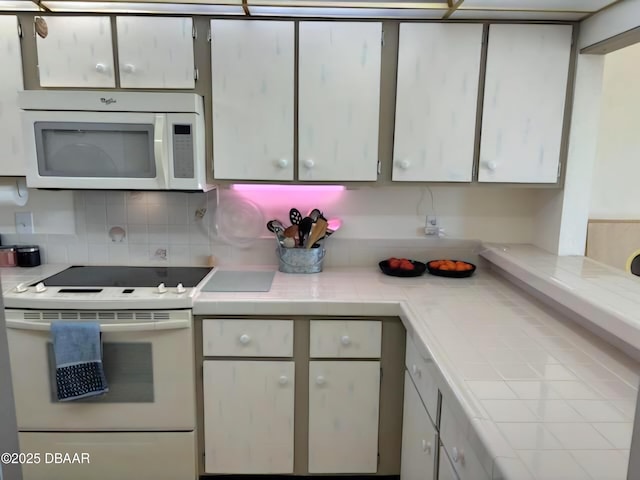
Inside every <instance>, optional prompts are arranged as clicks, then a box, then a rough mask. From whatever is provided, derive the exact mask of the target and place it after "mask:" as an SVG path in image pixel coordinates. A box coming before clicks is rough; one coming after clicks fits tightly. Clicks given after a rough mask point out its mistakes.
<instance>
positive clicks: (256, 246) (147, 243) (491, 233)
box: [0, 185, 552, 265]
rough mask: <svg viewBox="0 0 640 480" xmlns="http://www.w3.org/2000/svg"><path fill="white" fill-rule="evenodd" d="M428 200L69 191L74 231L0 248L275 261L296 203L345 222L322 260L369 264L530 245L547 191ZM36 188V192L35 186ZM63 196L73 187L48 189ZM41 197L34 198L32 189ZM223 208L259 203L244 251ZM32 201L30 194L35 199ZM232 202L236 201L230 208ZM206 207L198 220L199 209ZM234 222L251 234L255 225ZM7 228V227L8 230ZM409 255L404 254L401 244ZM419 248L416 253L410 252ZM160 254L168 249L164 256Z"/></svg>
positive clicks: (436, 191)
mask: <svg viewBox="0 0 640 480" xmlns="http://www.w3.org/2000/svg"><path fill="white" fill-rule="evenodd" d="M431 190H432V193H433V197H434V204H433V206H432V203H431V195H430V194H429V191H428V189H427V188H426V187H419V186H398V187H361V188H354V189H349V190H345V191H343V192H330V193H327V192H315V193H313V192H311V193H310V192H309V191H308V190H303V189H301V187H296V189H295V190H294V192H283V191H281V190H275V191H269V190H267V191H264V190H263V191H260V192H242V193H239V192H236V191H232V190H230V189H223V190H221V191H220V192H219V195H218V194H217V193H216V192H215V191H214V192H209V193H208V194H204V193H180V192H110V191H107V192H101V191H87V192H82V191H76V192H74V193H73V198H74V201H73V207H70V208H72V211H71V212H66V215H72V216H73V219H74V222H75V232H74V231H67V233H66V234H60V233H59V229H56V231H54V232H51V231H47V230H39V231H38V233H36V234H35V235H16V234H4V235H3V236H2V240H3V243H4V244H13V243H23V244H24V243H35V244H39V245H41V246H42V248H43V257H44V259H45V262H47V263H73V264H124V263H128V264H133V265H136V264H137V265H201V264H206V263H207V261H208V257H209V255H215V256H216V257H218V259H219V260H220V261H221V263H222V264H265V263H266V264H273V263H276V261H277V257H276V256H275V241H274V239H273V235H272V234H271V233H270V232H268V231H267V230H266V228H265V226H264V224H265V223H266V220H269V219H270V218H272V217H277V218H280V219H282V221H283V222H288V211H289V208H291V207H292V206H296V207H297V208H299V209H300V210H301V211H303V213H306V212H307V211H308V210H310V209H311V208H313V207H318V208H320V209H322V210H323V211H324V212H325V215H326V216H327V217H328V218H333V217H336V218H341V219H342V220H343V226H342V227H341V229H340V230H339V231H338V232H337V233H335V234H334V235H333V236H332V237H331V238H330V239H329V240H328V242H327V247H328V250H329V254H328V257H327V265H370V264H371V262H372V261H373V260H374V259H375V258H376V257H377V256H379V255H384V254H385V253H384V252H385V251H386V250H389V249H391V250H393V249H394V248H395V250H394V252H398V251H399V250H400V249H404V248H409V249H415V248H418V249H420V248H427V247H433V246H434V245H438V246H443V245H455V244H456V242H455V240H456V239H467V240H486V241H494V242H531V240H532V237H533V218H534V215H535V209H536V202H535V199H536V198H537V197H538V196H539V195H544V194H545V192H551V191H552V190H545V191H541V190H537V189H527V188H507V187H502V186H468V185H465V186H447V187H442V186H439V187H431ZM37 193H39V192H37ZM46 193H47V194H48V195H56V194H57V195H62V196H64V195H66V194H68V193H69V192H46ZM36 196H37V195H36ZM218 196H219V202H220V206H221V208H224V209H227V211H228V207H230V206H231V207H235V208H236V211H239V212H240V213H243V212H244V213H245V218H249V219H250V216H249V215H248V214H247V213H246V211H245V210H242V209H240V210H238V205H237V200H238V199H242V198H244V199H248V200H249V201H251V202H253V203H255V204H258V205H260V207H261V209H262V210H263V212H264V213H263V215H264V219H263V220H259V222H261V225H259V226H258V228H257V235H258V236H259V237H261V238H260V239H259V240H258V241H256V242H255V243H253V244H252V245H249V246H248V247H247V248H240V247H239V246H237V245H236V246H231V245H229V244H228V243H226V242H225V241H224V240H223V239H222V238H221V237H220V235H218V233H219V232H217V229H216V225H217V223H219V222H216V216H215V212H216V204H217V197H218ZM32 198H33V196H32ZM234 202H236V203H235V204H234ZM26 208H31V210H32V211H33V212H34V219H35V221H36V223H37V221H38V218H40V217H47V216H49V215H51V214H54V213H55V214H59V213H60V212H59V211H58V205H57V202H51V203H50V206H47V205H42V204H41V205H39V206H38V208H32V207H30V206H29V204H27V207H26ZM201 208H206V209H207V214H206V215H205V216H204V217H203V218H198V217H197V216H196V211H197V210H198V209H201ZM433 212H435V213H436V214H437V216H438V219H439V222H440V225H441V227H442V228H444V229H445V237H444V238H441V239H439V238H434V237H430V238H427V237H426V236H425V235H424V222H425V215H427V214H431V213H433ZM12 216H13V211H12V209H11V208H7V207H3V208H0V218H2V217H5V218H12ZM234 222H236V227H237V228H238V229H239V230H240V231H244V232H246V234H253V230H254V229H253V228H252V226H253V224H251V223H250V224H248V225H247V224H242V223H238V222H240V221H239V220H237V221H235V220H234ZM114 226H121V227H123V228H124V230H125V232H126V237H125V238H124V239H123V240H122V241H112V239H111V238H110V237H109V234H108V232H109V230H110V229H111V228H112V227H114ZM6 231H7V230H3V232H6ZM403 251H405V250H403ZM411 251H415V250H411ZM165 252H166V254H165Z"/></svg>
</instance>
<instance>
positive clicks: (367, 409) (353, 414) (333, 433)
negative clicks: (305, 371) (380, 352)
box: [309, 361, 380, 473]
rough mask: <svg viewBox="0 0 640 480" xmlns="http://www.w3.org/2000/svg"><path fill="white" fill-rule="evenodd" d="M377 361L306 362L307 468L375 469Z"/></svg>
mask: <svg viewBox="0 0 640 480" xmlns="http://www.w3.org/2000/svg"><path fill="white" fill-rule="evenodd" d="M379 403H380V362H371V361H369V362H345V361H340V362H334V361H326V362H325V361H312V362H309V473H375V472H376V470H377V467H378V411H379Z"/></svg>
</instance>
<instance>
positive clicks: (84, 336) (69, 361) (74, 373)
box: [51, 322, 109, 402]
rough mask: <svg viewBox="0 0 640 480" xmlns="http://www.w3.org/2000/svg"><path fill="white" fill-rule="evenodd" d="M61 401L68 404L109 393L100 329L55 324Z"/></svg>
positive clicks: (89, 324)
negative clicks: (72, 401) (70, 401)
mask: <svg viewBox="0 0 640 480" xmlns="http://www.w3.org/2000/svg"><path fill="white" fill-rule="evenodd" d="M51 336H52V339H53V351H54V354H55V359H56V387H57V388H56V390H57V395H58V400H59V401H61V402H66V401H69V400H78V399H80V398H86V397H93V396H96V395H102V394H104V393H106V392H108V391H109V387H108V385H107V380H106V378H105V376H104V368H103V366H102V344H101V341H100V325H99V324H98V323H92V322H52V323H51Z"/></svg>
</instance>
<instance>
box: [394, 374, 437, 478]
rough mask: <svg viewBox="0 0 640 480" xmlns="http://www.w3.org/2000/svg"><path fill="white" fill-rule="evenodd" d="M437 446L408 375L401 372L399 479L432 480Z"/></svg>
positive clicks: (434, 432) (434, 431) (426, 416)
mask: <svg viewBox="0 0 640 480" xmlns="http://www.w3.org/2000/svg"><path fill="white" fill-rule="evenodd" d="M437 448H438V437H437V435H436V429H435V428H434V426H433V424H432V423H431V419H430V418H429V415H427V411H426V410H425V408H424V405H422V401H421V400H420V396H419V395H418V390H416V387H415V386H414V385H413V382H412V381H411V377H410V376H409V374H408V373H405V374H404V410H403V416H402V459H401V464H400V478H401V480H433V475H434V473H435V455H436V449H437Z"/></svg>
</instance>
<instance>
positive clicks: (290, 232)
mask: <svg viewBox="0 0 640 480" xmlns="http://www.w3.org/2000/svg"><path fill="white" fill-rule="evenodd" d="M284 236H285V237H288V238H295V237H297V236H298V225H296V224H293V225H291V226H290V227H287V228H285V229H284Z"/></svg>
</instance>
